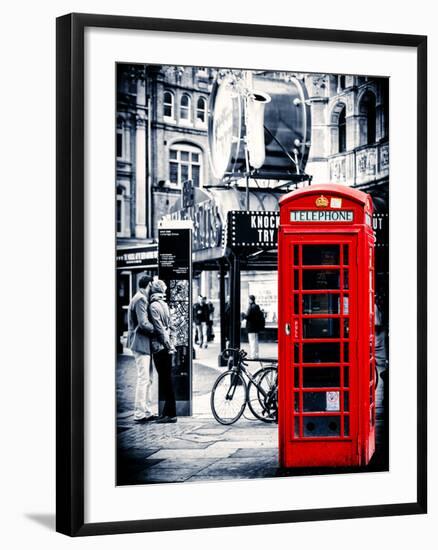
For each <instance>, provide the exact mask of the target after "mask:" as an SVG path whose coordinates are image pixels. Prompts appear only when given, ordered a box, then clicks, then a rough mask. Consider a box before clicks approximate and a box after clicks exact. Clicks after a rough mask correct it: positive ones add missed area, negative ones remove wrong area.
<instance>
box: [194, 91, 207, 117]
mask: <svg viewBox="0 0 438 550" xmlns="http://www.w3.org/2000/svg"><path fill="white" fill-rule="evenodd" d="M206 118H207V101H206V100H205V98H204V97H200V98H198V103H197V104H196V120H199V121H200V122H202V123H204V122H205V121H206Z"/></svg>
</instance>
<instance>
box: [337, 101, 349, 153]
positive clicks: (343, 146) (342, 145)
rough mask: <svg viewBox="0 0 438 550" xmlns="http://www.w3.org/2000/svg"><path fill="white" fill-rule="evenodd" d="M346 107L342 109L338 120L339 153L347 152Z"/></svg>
mask: <svg viewBox="0 0 438 550" xmlns="http://www.w3.org/2000/svg"><path fill="white" fill-rule="evenodd" d="M345 111H346V109H345V105H344V106H343V107H342V109H341V111H340V113H339V118H338V153H345V151H346V150H347V121H346V117H345Z"/></svg>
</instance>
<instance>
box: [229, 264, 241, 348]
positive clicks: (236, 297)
mask: <svg viewBox="0 0 438 550" xmlns="http://www.w3.org/2000/svg"><path fill="white" fill-rule="evenodd" d="M230 267H231V271H230V286H231V291H230V305H231V334H230V337H231V338H230V345H231V347H232V348H240V259H239V257H238V256H237V255H236V254H233V258H232V261H231V266H230Z"/></svg>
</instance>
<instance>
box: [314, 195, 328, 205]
mask: <svg viewBox="0 0 438 550" xmlns="http://www.w3.org/2000/svg"><path fill="white" fill-rule="evenodd" d="M328 203H329V201H328V198H327V197H324V195H321V196H320V197H318V198H317V199H316V201H315V204H316V206H320V207H324V206H328Z"/></svg>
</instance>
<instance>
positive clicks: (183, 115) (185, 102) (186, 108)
mask: <svg viewBox="0 0 438 550" xmlns="http://www.w3.org/2000/svg"><path fill="white" fill-rule="evenodd" d="M191 103H192V100H191V98H190V96H189V95H188V94H183V95H182V96H181V103H180V106H179V118H180V119H181V120H190V106H191Z"/></svg>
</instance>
